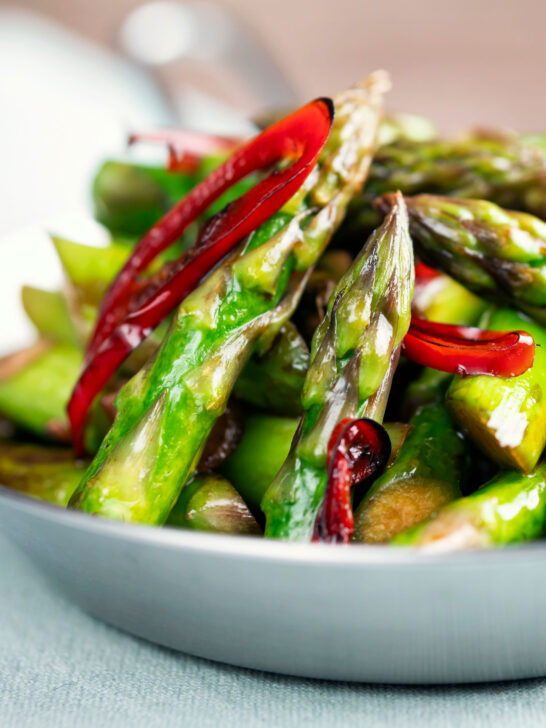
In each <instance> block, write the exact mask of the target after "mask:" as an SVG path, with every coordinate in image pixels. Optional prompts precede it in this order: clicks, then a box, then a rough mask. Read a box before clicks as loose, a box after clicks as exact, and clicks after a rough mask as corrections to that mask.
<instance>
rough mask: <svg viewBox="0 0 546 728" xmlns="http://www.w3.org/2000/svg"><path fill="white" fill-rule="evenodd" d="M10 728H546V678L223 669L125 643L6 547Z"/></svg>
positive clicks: (2, 592)
mask: <svg viewBox="0 0 546 728" xmlns="http://www.w3.org/2000/svg"><path fill="white" fill-rule="evenodd" d="M0 564H1V567H0V727H1V728H34V727H38V726H39V727H40V728H42V726H55V728H75V727H76V726H77V728H111V727H112V728H113V727H115V728H124V727H125V726H127V727H129V726H130V727H131V728H140V727H141V726H142V727H144V728H156V727H157V728H165V727H166V726H169V728H173V727H175V726H184V728H194V727H195V728H208V727H209V726H210V728H231V727H232V726H233V728H235V727H237V728H240V727H244V728H261V727H262V726H268V727H269V726H275V727H277V726H278V727H279V728H290V727H291V726H294V727H296V728H306V726H310V727H311V726H312V728H322V726H324V727H325V728H326V727H327V728H337V727H340V728H341V727H343V728H345V727H346V726H366V727H368V726H369V727H370V728H383V727H384V728H397V727H398V726H403V727H404V728H413V727H414V726H415V728H417V727H418V728H428V727H429V726H430V727H431V728H447V727H449V728H473V727H474V726H476V727H478V726H479V728H486V727H487V728H489V727H491V728H505V727H508V726H509V727H512V726H514V727H517V728H535V727H536V728H544V726H546V680H531V681H522V682H514V683H503V684H497V685H479V686H469V687H435V688H425V687H423V688H421V687H408V688H405V687H392V686H380V685H355V684H348V683H327V682H319V681H311V680H298V679H294V678H284V677H280V676H275V675H266V674H263V673H255V672H251V671H249V670H241V669H236V668H232V667H228V666H224V665H217V664H214V663H210V662H207V661H205V660H200V659H196V658H192V657H187V656H185V655H180V654H176V653H173V652H170V651H169V650H165V649H161V648H159V647H155V646H153V645H150V644H147V643H145V642H142V641H140V640H137V639H134V638H132V637H130V636H128V635H125V634H122V633H120V632H118V631H116V630H115V629H112V628H110V627H107V626H106V625H103V624H102V623H100V622H98V621H96V620H94V619H92V618H91V617H88V616H87V615H85V614H83V613H82V612H81V611H80V610H79V609H78V608H77V607H75V606H73V605H72V604H71V603H69V602H68V601H66V600H65V599H64V598H63V597H62V596H60V595H59V594H57V592H56V591H55V590H54V589H53V588H52V587H51V586H50V585H49V584H48V583H47V581H46V580H45V579H44V578H43V577H42V575H41V574H40V573H39V572H38V571H37V570H35V568H34V567H33V566H31V565H30V563H28V561H27V560H26V558H25V557H23V556H22V555H20V553H19V552H18V551H16V549H15V547H13V546H12V545H11V544H9V543H7V542H6V541H5V540H4V539H3V538H0Z"/></svg>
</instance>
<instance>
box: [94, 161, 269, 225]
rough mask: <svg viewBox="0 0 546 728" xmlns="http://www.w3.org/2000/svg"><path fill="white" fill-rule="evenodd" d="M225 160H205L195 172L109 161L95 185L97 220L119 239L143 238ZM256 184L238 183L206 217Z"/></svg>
mask: <svg viewBox="0 0 546 728" xmlns="http://www.w3.org/2000/svg"><path fill="white" fill-rule="evenodd" d="M223 159H224V157H222V156H219V155H214V156H209V157H205V158H203V159H202V160H200V163H199V165H198V167H197V169H196V170H195V171H192V172H169V171H167V170H166V169H164V168H162V167H154V166H149V165H142V164H134V163H130V162H117V161H112V160H110V161H107V162H105V163H104V164H103V165H102V166H101V167H100V169H99V170H98V172H97V175H96V177H95V180H94V183H93V202H94V205H95V217H96V218H97V220H98V221H99V222H101V223H102V224H103V225H104V226H105V227H107V228H108V229H109V230H110V231H111V232H112V233H113V234H114V235H116V236H124V237H129V238H131V237H140V236H141V235H143V234H144V233H145V232H147V231H148V230H149V229H150V228H151V227H152V225H154V224H155V223H156V222H157V221H158V220H159V219H160V218H161V217H162V216H163V215H164V214H165V213H166V212H167V211H168V210H170V209H171V207H173V206H174V205H175V204H176V203H177V202H178V201H179V200H181V199H182V197H184V196H185V195H187V194H188V192H189V191H190V190H191V189H193V187H195V185H196V184H197V183H198V182H200V181H201V180H203V179H204V178H205V177H206V176H207V175H208V174H210V172H212V171H213V170H214V169H215V168H216V167H217V166H218V165H219V164H220V163H221V162H222V161H223ZM255 182H256V175H250V176H249V177H248V179H244V180H241V181H240V182H237V184H235V185H234V186H233V187H232V188H231V189H229V190H228V191H227V192H226V193H224V194H223V195H222V196H221V197H220V198H219V199H218V200H216V202H215V203H214V204H213V205H211V207H210V209H209V210H207V213H206V215H205V217H210V216H211V215H214V214H216V213H217V212H219V211H220V210H221V209H223V208H224V207H225V206H226V205H227V204H228V203H230V202H231V201H232V200H234V199H235V198H236V197H239V196H240V195H242V194H243V193H244V192H246V190H248V189H249V188H250V187H252V185H253V184H255Z"/></svg>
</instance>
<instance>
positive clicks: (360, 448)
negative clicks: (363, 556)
mask: <svg viewBox="0 0 546 728" xmlns="http://www.w3.org/2000/svg"><path fill="white" fill-rule="evenodd" d="M390 451H391V442H390V439H389V436H388V434H387V432H386V430H385V429H384V428H383V427H382V426H381V425H380V424H378V423H377V422H374V421H373V420H369V419H364V418H362V419H355V420H353V419H350V418H347V419H345V420H342V421H341V422H340V423H339V424H338V425H337V427H336V428H335V429H334V431H333V432H332V435H331V437H330V442H329V445H328V457H327V467H328V479H327V482H326V490H325V494H324V500H323V502H322V505H321V507H320V509H319V512H318V515H317V519H316V522H315V531H314V534H313V541H322V542H325V543H349V541H350V540H351V536H352V534H353V531H354V514H353V507H352V498H351V489H352V488H353V487H354V486H355V485H359V484H361V483H364V482H365V481H367V480H368V479H369V478H371V477H372V476H378V475H379V474H380V473H381V472H382V470H383V469H384V468H385V465H386V463H387V461H388V459H389V456H390Z"/></svg>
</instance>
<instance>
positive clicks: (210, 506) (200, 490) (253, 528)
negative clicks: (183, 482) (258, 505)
mask: <svg viewBox="0 0 546 728" xmlns="http://www.w3.org/2000/svg"><path fill="white" fill-rule="evenodd" d="M167 526H177V527H179V528H190V529H193V530H196V531H213V532H215V533H232V534H239V535H259V534H260V533H261V531H260V527H259V526H258V524H257V523H256V520H255V518H254V516H253V515H252V513H251V512H250V511H249V509H248V506H247V505H246V503H245V502H244V500H243V499H242V498H241V496H240V495H239V493H237V491H236V490H235V488H234V487H233V486H232V485H231V483H229V482H228V481H227V480H226V479H225V478H222V477H220V476H219V475H213V474H207V475H198V476H197V477H196V478H194V479H193V480H192V481H191V483H188V485H187V486H186V487H185V488H184V490H183V491H182V494H181V495H180V498H179V499H178V501H177V502H176V504H175V505H174V507H173V509H172V511H171V512H170V514H169V517H168V519H167Z"/></svg>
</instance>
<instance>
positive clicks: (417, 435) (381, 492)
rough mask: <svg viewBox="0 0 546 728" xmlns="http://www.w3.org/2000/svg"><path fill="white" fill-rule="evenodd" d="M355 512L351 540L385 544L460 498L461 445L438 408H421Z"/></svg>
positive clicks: (434, 405) (438, 406)
mask: <svg viewBox="0 0 546 728" xmlns="http://www.w3.org/2000/svg"><path fill="white" fill-rule="evenodd" d="M411 424H412V425H413V429H412V431H411V432H410V434H409V435H408V437H407V438H406V440H405V442H404V444H403V445H402V447H401V449H400V452H399V453H398V457H397V458H396V459H395V461H394V463H393V464H392V465H391V466H390V467H389V468H388V469H387V470H386V471H385V472H384V473H383V475H380V476H379V478H378V479H377V480H376V481H375V482H374V483H373V485H372V486H371V488H370V490H369V491H368V493H367V494H366V496H365V498H364V500H363V501H362V502H361V503H360V505H359V506H358V508H357V510H356V513H355V531H354V540H355V541H363V542H365V543H384V542H386V541H390V540H391V539H392V538H393V537H394V536H396V535H397V534H398V533H401V532H402V531H405V530H406V529H408V528H410V527H411V526H414V525H415V524H416V523H420V522H421V521H423V520H424V519H425V518H428V517H429V516H430V515H431V514H432V513H434V512H435V511H437V510H439V508H441V507H442V506H444V505H446V504H447V503H449V502H450V501H452V500H455V499H456V498H459V497H460V496H461V490H460V486H459V483H460V479H461V471H462V464H463V463H462V461H463V455H464V446H463V441H462V439H461V438H460V437H459V435H458V434H457V432H456V431H455V429H454V427H453V421H452V419H451V417H450V416H449V413H448V411H447V409H446V408H445V406H444V405H443V404H433V405H429V406H428V407H423V408H422V409H421V410H420V411H419V412H418V413H417V414H416V415H415V416H414V417H412V419H411Z"/></svg>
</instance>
